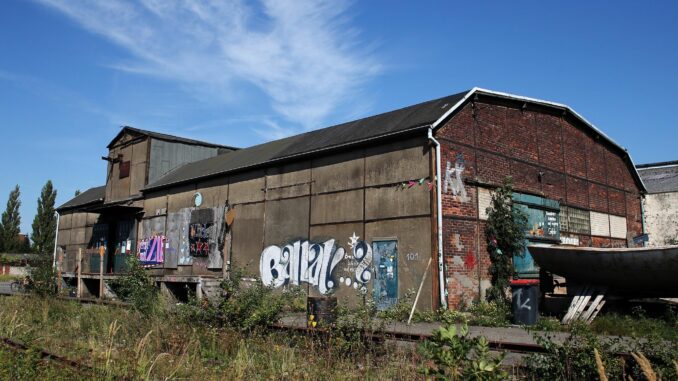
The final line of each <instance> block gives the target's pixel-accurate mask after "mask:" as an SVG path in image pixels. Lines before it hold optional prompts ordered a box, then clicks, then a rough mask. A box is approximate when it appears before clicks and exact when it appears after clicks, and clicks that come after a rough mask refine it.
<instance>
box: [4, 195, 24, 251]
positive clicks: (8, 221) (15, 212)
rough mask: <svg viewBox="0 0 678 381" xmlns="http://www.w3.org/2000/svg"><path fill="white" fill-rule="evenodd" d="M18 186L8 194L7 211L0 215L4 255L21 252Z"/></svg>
mask: <svg viewBox="0 0 678 381" xmlns="http://www.w3.org/2000/svg"><path fill="white" fill-rule="evenodd" d="M19 196H20V192H19V186H18V185H17V186H15V187H14V190H13V191H11V192H10V193H9V199H8V200H7V209H5V211H4V212H3V213H2V223H1V224H0V241H1V242H2V248H1V249H2V251H4V252H6V253H16V252H18V251H20V250H21V248H22V247H21V246H22V245H21V240H20V238H19V232H20V225H21V216H20V215H19V207H20V206H21V200H20V199H19Z"/></svg>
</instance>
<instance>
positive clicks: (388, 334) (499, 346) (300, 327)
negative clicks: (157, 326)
mask: <svg viewBox="0 0 678 381" xmlns="http://www.w3.org/2000/svg"><path fill="white" fill-rule="evenodd" d="M0 295H5V296H7V295H8V294H6V293H2V294H0ZM11 295H17V294H11ZM57 299H59V300H64V301H77V302H79V303H82V304H101V305H108V306H113V307H118V308H129V304H128V303H124V302H120V301H114V300H105V299H104V300H102V299H95V298H80V299H78V298H72V297H67V296H59V297H57ZM270 328H271V329H274V330H278V331H288V332H296V333H302V334H316V335H318V334H320V335H330V334H331V333H332V332H331V330H330V329H327V328H324V327H315V328H310V327H307V326H306V324H298V323H295V324H282V323H275V324H272V325H271V326H270ZM363 335H364V337H365V338H367V339H370V340H374V341H383V340H391V341H397V342H403V343H419V342H422V341H424V340H426V339H428V338H430V337H431V333H413V332H403V331H398V330H376V331H364V332H363ZM488 344H489V346H490V349H492V350H494V351H505V352H509V353H515V354H517V355H527V354H534V353H544V352H546V348H544V347H543V346H541V345H538V344H533V343H524V342H515V341H506V340H490V339H488ZM57 357H58V356H57Z"/></svg>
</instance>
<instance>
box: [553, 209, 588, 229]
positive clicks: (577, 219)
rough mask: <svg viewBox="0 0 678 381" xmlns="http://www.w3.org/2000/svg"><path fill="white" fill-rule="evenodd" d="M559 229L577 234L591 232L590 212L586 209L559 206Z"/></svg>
mask: <svg viewBox="0 0 678 381" xmlns="http://www.w3.org/2000/svg"><path fill="white" fill-rule="evenodd" d="M560 230H562V231H566V232H570V233H577V234H586V235H588V234H591V215H590V213H589V212H588V211H587V210H582V209H577V208H573V207H571V206H561V207H560Z"/></svg>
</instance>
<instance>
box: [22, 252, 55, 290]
mask: <svg viewBox="0 0 678 381" xmlns="http://www.w3.org/2000/svg"><path fill="white" fill-rule="evenodd" d="M28 277H29V283H28V290H29V291H30V292H31V293H33V294H35V295H38V296H50V295H56V291H57V277H56V273H55V272H54V267H53V266H52V259H51V258H47V257H43V258H40V260H38V261H34V263H33V266H32V267H30V269H29V272H28Z"/></svg>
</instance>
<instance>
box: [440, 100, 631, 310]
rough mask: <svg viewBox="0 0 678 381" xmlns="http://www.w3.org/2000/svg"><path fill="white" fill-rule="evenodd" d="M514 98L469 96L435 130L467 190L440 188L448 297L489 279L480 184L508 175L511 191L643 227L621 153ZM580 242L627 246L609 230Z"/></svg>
mask: <svg viewBox="0 0 678 381" xmlns="http://www.w3.org/2000/svg"><path fill="white" fill-rule="evenodd" d="M537 107H538V106H530V105H526V104H523V103H519V102H514V103H511V102H508V101H500V100H494V99H487V100H486V99H484V98H481V99H480V100H476V101H473V102H469V103H467V104H466V105H464V106H463V107H462V109H460V110H459V111H457V112H456V114H454V115H453V116H452V118H451V119H450V120H448V121H447V123H446V124H445V125H444V126H443V127H441V128H440V129H439V130H438V131H437V132H436V138H437V139H438V140H439V141H440V143H441V148H442V152H441V162H442V170H443V174H442V175H443V177H444V173H445V169H446V164H447V163H448V162H449V163H451V165H452V168H454V164H455V162H457V161H458V160H461V162H462V163H463V174H462V178H463V181H464V191H465V195H461V196H460V195H457V196H454V195H453V192H450V191H449V190H448V191H447V192H443V196H442V204H443V220H444V222H443V235H444V247H443V249H444V253H445V263H446V266H447V267H446V276H447V282H448V284H447V290H448V293H449V295H448V302H449V304H450V306H451V307H455V306H458V305H460V304H462V303H467V302H470V301H472V300H473V299H476V298H478V296H479V295H481V294H482V291H481V290H483V289H484V288H485V287H487V286H488V285H489V277H488V273H487V271H488V267H489V256H488V254H487V251H486V247H485V237H484V228H485V227H484V224H485V222H484V221H482V220H481V219H480V216H479V211H478V205H479V204H478V194H479V191H478V187H482V188H492V187H494V186H496V185H498V184H500V183H501V182H502V181H503V179H504V178H505V177H506V176H511V177H513V182H514V187H515V189H516V191H518V192H522V193H529V194H534V195H538V196H542V197H546V198H549V199H553V200H557V201H559V202H560V203H561V205H565V206H571V207H576V208H579V209H584V210H590V211H595V212H600V213H606V214H611V215H615V216H620V217H625V218H626V223H627V238H628V237H633V236H635V235H638V234H641V233H642V223H641V212H640V197H639V191H640V190H639V187H638V184H637V183H636V181H635V179H634V175H633V174H632V172H631V171H632V170H633V169H632V167H631V166H630V164H629V163H630V162H629V160H628V159H626V158H625V157H626V153H625V152H623V151H621V150H620V149H619V148H617V147H615V146H613V145H612V144H610V143H609V142H607V141H606V140H605V139H604V138H603V137H600V136H599V135H598V134H597V133H596V132H595V131H592V130H591V129H590V128H589V127H588V126H585V125H583V124H582V122H581V121H579V120H578V119H575V118H574V117H573V116H571V115H569V114H567V113H563V112H562V111H560V110H558V111H555V110H552V109H547V108H542V107H539V108H537ZM570 236H572V237H574V236H576V237H578V239H579V242H580V245H585V246H589V245H590V246H608V247H609V246H626V245H627V240H625V239H615V238H611V237H610V236H591V235H581V234H579V235H570Z"/></svg>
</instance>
